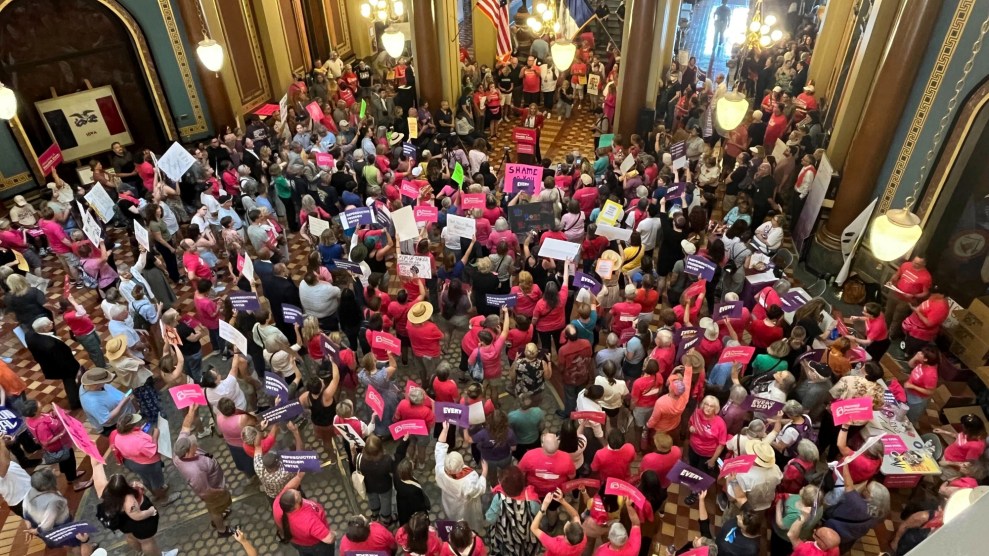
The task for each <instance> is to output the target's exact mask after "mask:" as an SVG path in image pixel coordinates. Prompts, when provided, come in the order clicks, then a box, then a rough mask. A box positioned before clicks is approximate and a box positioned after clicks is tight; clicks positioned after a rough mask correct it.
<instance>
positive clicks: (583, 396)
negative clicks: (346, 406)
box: [577, 379, 604, 438]
mask: <svg viewBox="0 0 989 556" xmlns="http://www.w3.org/2000/svg"><path fill="white" fill-rule="evenodd" d="M594 382H595V384H596V383H597V379H595V381H594ZM577 411H604V409H603V408H602V407H601V404H599V403H598V402H596V401H594V400H589V399H587V390H586V389H584V390H581V391H580V393H579V394H577ZM583 424H584V426H585V427H590V429H591V430H592V431H594V436H595V437H596V438H604V429H602V428H601V423H596V422H594V421H590V420H587V419H585V420H584V421H583Z"/></svg>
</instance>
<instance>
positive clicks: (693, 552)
mask: <svg viewBox="0 0 989 556" xmlns="http://www.w3.org/2000/svg"><path fill="white" fill-rule="evenodd" d="M710 553H711V547H709V546H700V547H697V548H692V549H690V550H688V551H686V552H684V553H683V554H682V555H681V556H708V554H710Z"/></svg>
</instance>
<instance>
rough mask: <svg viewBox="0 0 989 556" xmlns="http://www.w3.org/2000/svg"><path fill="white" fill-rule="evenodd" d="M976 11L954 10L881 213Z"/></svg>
mask: <svg viewBox="0 0 989 556" xmlns="http://www.w3.org/2000/svg"><path fill="white" fill-rule="evenodd" d="M974 7H975V0H958V7H957V8H956V9H955V13H954V15H952V17H951V24H950V25H949V27H948V32H947V34H946V35H945V37H944V42H943V43H941V48H940V50H939V51H938V56H937V60H935V62H934V69H933V70H932V71H931V75H930V77H928V79H927V83H926V84H925V85H924V94H923V95H922V96H921V98H920V105H919V106H918V107H917V111H916V112H915V113H914V116H913V121H911V122H910V129H908V130H907V137H906V139H905V140H904V141H903V146H902V147H901V148H900V153H899V154H898V155H897V157H896V164H895V165H894V166H893V173H892V174H891V175H890V177H889V182H888V183H887V184H886V188H885V189H884V190H883V194H882V195H881V196H880V198H879V207H878V210H879V212H885V211H886V210H888V209H889V207H890V205H892V203H893V198H894V197H895V196H896V191H897V189H898V188H899V187H900V183H901V182H902V181H903V175H904V173H905V172H906V169H907V163H908V162H909V161H910V158H911V157H912V156H913V152H914V150H915V149H916V148H917V141H918V140H919V139H920V132H921V131H922V130H923V129H924V125H925V124H926V122H927V116H928V115H929V114H930V111H931V107H932V106H933V105H934V100H935V99H936V98H937V93H938V90H939V89H940V88H941V82H942V81H943V80H944V75H945V73H946V72H947V70H948V67H949V66H950V65H951V59H952V58H953V57H954V55H955V50H956V49H957V48H958V43H959V40H960V39H961V35H962V33H963V32H964V30H965V25H966V24H967V23H968V19H969V16H971V15H972V10H973V9H974ZM908 94H909V93H908ZM925 178H926V176H921V179H925ZM942 185H943V183H942ZM939 187H940V186H939Z"/></svg>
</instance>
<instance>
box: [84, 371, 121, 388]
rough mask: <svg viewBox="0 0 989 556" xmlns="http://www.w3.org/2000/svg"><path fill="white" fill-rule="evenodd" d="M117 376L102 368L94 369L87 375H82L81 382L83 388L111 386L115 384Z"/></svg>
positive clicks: (87, 372) (86, 373)
mask: <svg viewBox="0 0 989 556" xmlns="http://www.w3.org/2000/svg"><path fill="white" fill-rule="evenodd" d="M114 378H115V375H114V374H113V373H111V372H110V371H108V370H106V369H103V368H101V367H93V368H92V369H89V370H88V371H86V372H85V373H83V374H82V378H81V379H80V380H79V382H80V383H82V385H83V386H93V385H96V384H109V383H110V382H113V379H114Z"/></svg>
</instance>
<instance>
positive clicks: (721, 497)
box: [717, 492, 728, 512]
mask: <svg viewBox="0 0 989 556" xmlns="http://www.w3.org/2000/svg"><path fill="white" fill-rule="evenodd" d="M717 502H718V507H719V508H721V511H722V512H724V511H727V510H728V495H727V494H725V493H723V492H721V493H718V498H717Z"/></svg>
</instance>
